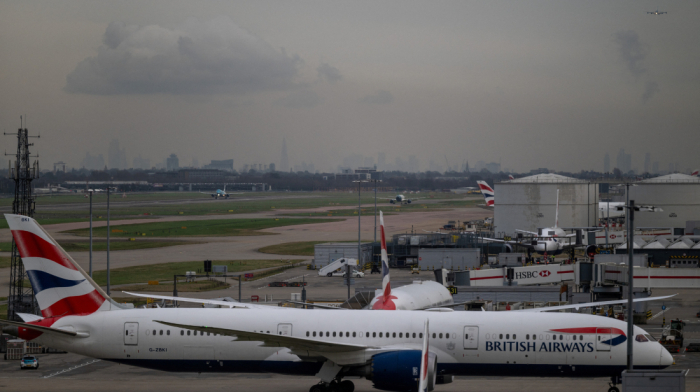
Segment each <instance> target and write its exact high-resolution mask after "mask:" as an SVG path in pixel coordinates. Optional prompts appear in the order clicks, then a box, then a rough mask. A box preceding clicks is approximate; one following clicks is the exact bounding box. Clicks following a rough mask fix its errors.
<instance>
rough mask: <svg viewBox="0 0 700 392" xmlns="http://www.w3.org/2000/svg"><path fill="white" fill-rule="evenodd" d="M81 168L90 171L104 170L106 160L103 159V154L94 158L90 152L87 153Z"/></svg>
mask: <svg viewBox="0 0 700 392" xmlns="http://www.w3.org/2000/svg"><path fill="white" fill-rule="evenodd" d="M80 166H81V167H83V168H85V169H88V170H104V168H105V159H104V158H103V157H102V154H99V155H97V156H93V155H90V153H89V152H88V153H85V158H84V159H83V162H82V163H81V164H80Z"/></svg>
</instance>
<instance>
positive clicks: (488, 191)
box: [476, 181, 495, 207]
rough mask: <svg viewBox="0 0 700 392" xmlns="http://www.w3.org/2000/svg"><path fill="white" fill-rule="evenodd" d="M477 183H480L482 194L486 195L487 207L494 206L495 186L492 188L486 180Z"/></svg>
mask: <svg viewBox="0 0 700 392" xmlns="http://www.w3.org/2000/svg"><path fill="white" fill-rule="evenodd" d="M476 183H477V184H479V189H480V190H481V194H482V195H484V199H485V200H486V207H493V206H494V203H495V192H494V191H493V188H491V187H490V186H489V184H487V183H486V181H477V182H476Z"/></svg>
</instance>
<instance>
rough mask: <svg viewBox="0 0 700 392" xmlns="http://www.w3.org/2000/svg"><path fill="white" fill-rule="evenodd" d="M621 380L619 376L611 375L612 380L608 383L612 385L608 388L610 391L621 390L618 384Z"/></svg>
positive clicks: (616, 391)
mask: <svg viewBox="0 0 700 392" xmlns="http://www.w3.org/2000/svg"><path fill="white" fill-rule="evenodd" d="M621 381H622V380H621V379H620V377H619V376H613V377H610V382H609V383H608V385H610V389H608V392H620V389H619V388H618V387H617V386H616V385H617V384H619V383H620V382H621Z"/></svg>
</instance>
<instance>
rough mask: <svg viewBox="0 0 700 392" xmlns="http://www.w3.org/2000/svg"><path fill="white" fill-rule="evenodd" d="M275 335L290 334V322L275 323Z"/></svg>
mask: <svg viewBox="0 0 700 392" xmlns="http://www.w3.org/2000/svg"><path fill="white" fill-rule="evenodd" d="M277 335H282V336H292V324H277Z"/></svg>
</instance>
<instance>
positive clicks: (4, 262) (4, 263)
mask: <svg viewBox="0 0 700 392" xmlns="http://www.w3.org/2000/svg"><path fill="white" fill-rule="evenodd" d="M11 261H12V258H11V257H10V256H7V257H5V256H3V257H0V268H10V262H11Z"/></svg>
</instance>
